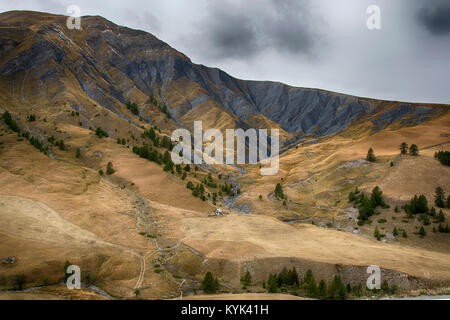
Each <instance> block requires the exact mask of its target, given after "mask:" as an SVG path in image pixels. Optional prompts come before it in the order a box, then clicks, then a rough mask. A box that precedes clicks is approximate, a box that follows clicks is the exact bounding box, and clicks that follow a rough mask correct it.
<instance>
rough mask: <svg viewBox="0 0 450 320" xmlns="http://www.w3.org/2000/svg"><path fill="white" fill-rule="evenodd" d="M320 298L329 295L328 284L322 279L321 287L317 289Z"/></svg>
mask: <svg viewBox="0 0 450 320" xmlns="http://www.w3.org/2000/svg"><path fill="white" fill-rule="evenodd" d="M317 291H318V293H317V294H318V296H319V298H322V299H323V298H325V297H326V296H327V285H326V283H325V281H323V280H320V282H319V287H318V289H317Z"/></svg>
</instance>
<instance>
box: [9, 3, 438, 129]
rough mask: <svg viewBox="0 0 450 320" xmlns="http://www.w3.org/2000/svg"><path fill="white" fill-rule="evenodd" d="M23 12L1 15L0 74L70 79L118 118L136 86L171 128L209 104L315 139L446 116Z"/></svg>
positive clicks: (99, 26)
mask: <svg viewBox="0 0 450 320" xmlns="http://www.w3.org/2000/svg"><path fill="white" fill-rule="evenodd" d="M20 14H21V13H18V12H9V13H4V14H2V15H0V25H2V26H5V25H7V26H8V28H7V29H3V28H2V29H0V53H2V58H3V59H2V61H0V76H4V77H14V76H15V75H19V74H22V73H23V72H25V74H26V75H28V74H29V73H30V74H31V72H30V71H33V72H32V74H33V76H35V77H36V78H37V79H39V81H40V83H41V84H42V88H44V89H42V90H45V88H46V87H47V84H48V87H51V86H50V84H53V86H54V85H55V83H58V84H59V87H60V89H61V90H57V92H61V91H64V81H65V79H67V78H68V77H69V75H70V77H74V78H75V79H76V81H77V85H78V86H79V87H80V88H81V90H82V91H83V92H84V93H85V94H86V95H87V96H88V97H90V98H91V99H93V100H95V101H96V102H97V103H98V104H99V105H101V106H103V107H105V108H107V109H109V110H111V111H112V112H114V113H116V114H118V115H120V114H121V111H120V108H119V105H120V104H124V103H126V102H127V100H128V99H129V96H128V95H129V93H130V91H131V90H132V89H133V88H137V89H138V90H140V91H141V92H142V93H143V94H145V95H149V94H153V95H157V96H159V97H161V99H162V100H164V102H165V103H166V104H167V105H168V107H169V110H170V112H171V114H172V117H173V118H174V120H175V121H176V122H180V120H181V118H182V117H183V116H184V115H185V114H187V113H188V112H189V111H190V110H192V109H195V108H196V107H197V106H200V105H201V104H203V103H205V102H207V103H208V102H211V103H213V102H214V103H217V104H218V105H219V106H220V107H222V108H223V110H224V112H227V113H231V114H233V115H235V116H236V120H235V121H236V125H237V126H238V127H241V128H243V129H246V128H248V127H249V123H247V122H246V121H247V119H248V117H249V116H250V115H263V116H265V117H266V118H267V119H269V120H272V121H275V122H277V123H278V124H279V125H280V126H281V128H283V129H284V130H285V131H287V132H290V133H296V134H307V133H310V134H311V133H314V135H316V136H323V135H329V134H333V133H337V132H340V131H342V130H344V129H345V128H347V126H348V125H349V124H350V123H352V122H355V121H356V122H357V121H372V123H373V125H374V129H375V130H381V129H383V128H384V127H386V126H387V125H390V124H392V123H393V122H396V121H401V124H402V125H411V124H417V123H420V122H423V121H425V120H427V119H429V118H430V117H432V116H433V115H435V114H437V113H439V112H441V111H442V110H443V109H442V108H439V107H430V106H426V105H417V104H410V103H397V102H389V101H379V100H373V99H365V98H358V97H353V96H349V95H344V94H338V93H333V92H328V91H323V90H316V89H305V88H295V87H290V86H288V85H285V84H282V83H276V82H268V81H260V82H258V81H244V80H239V79H236V78H233V77H231V76H230V75H228V74H226V73H225V72H223V71H221V70H219V69H216V68H208V67H205V66H203V65H197V64H194V63H192V62H191V60H190V59H189V58H188V57H186V56H185V55H183V54H182V53H180V52H178V51H176V50H175V49H173V48H171V47H170V46H168V45H167V44H166V43H164V42H162V41H160V40H159V39H157V38H156V37H154V36H153V35H151V34H149V33H146V32H143V31H137V30H132V29H129V28H125V27H121V26H117V25H115V24H114V23H112V22H110V21H108V20H106V19H103V18H101V17H83V20H82V21H83V23H82V24H83V30H82V31H76V30H75V31H74V30H68V29H67V28H66V26H65V17H63V16H54V15H48V14H46V15H45V19H44V18H41V19H40V18H39V13H30V12H28V13H22V15H24V14H28V15H29V18H28V19H23V17H21V18H20V19H19V15H20ZM49 17H50V18H49ZM16 20H17V21H20V23H19V22H17V21H16ZM15 21H16V22H15ZM25 44H26V45H25ZM41 94H43V93H42V92H41ZM44 94H45V93H44ZM51 94H52V93H51V92H49V93H48V95H49V96H51ZM53 94H54V93H53Z"/></svg>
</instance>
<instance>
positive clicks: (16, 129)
mask: <svg viewBox="0 0 450 320" xmlns="http://www.w3.org/2000/svg"><path fill="white" fill-rule="evenodd" d="M3 121H5V123H6V125H7V126H8V127H9V128H10V129H11V130H12V131H14V132H18V133H20V128H19V126H18V125H17V122H16V121H15V120H14V119H13V118H12V116H11V114H10V113H9V112H8V111H5V113H3Z"/></svg>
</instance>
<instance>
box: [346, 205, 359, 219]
mask: <svg viewBox="0 0 450 320" xmlns="http://www.w3.org/2000/svg"><path fill="white" fill-rule="evenodd" d="M344 212H345V215H346V217H347V218H349V219H353V220H357V219H358V216H359V210H358V209H356V208H353V207H351V208H347V209H344Z"/></svg>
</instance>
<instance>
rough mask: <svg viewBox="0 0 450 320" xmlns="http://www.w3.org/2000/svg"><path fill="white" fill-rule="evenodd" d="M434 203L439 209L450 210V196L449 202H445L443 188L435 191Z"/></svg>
mask: <svg viewBox="0 0 450 320" xmlns="http://www.w3.org/2000/svg"><path fill="white" fill-rule="evenodd" d="M434 203H435V204H436V206H437V207H438V208H448V209H450V195H448V197H447V200H445V192H444V189H442V188H441V187H437V188H436V190H435V198H434Z"/></svg>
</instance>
